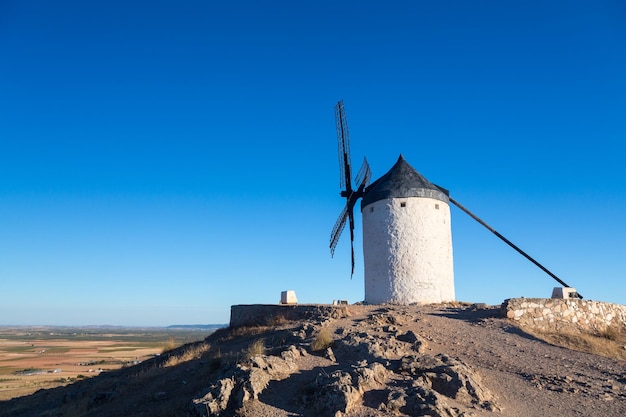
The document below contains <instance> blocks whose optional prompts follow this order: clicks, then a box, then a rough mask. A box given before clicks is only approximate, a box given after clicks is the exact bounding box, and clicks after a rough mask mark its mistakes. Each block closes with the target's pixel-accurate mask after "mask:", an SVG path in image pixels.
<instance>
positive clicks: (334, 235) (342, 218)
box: [330, 205, 351, 256]
mask: <svg viewBox="0 0 626 417" xmlns="http://www.w3.org/2000/svg"><path fill="white" fill-rule="evenodd" d="M350 217H351V216H350ZM346 220H348V205H346V206H345V207H344V208H343V211H342V212H341V214H340V215H339V217H338V218H337V221H336V222H335V226H333V231H332V232H331V233H330V256H334V255H335V248H336V247H337V243H338V242H339V236H341V232H343V229H344V227H346Z"/></svg>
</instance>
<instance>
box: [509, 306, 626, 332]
mask: <svg viewBox="0 0 626 417" xmlns="http://www.w3.org/2000/svg"><path fill="white" fill-rule="evenodd" d="M502 313H503V314H504V315H505V316H506V317H507V318H509V319H511V320H514V321H515V322H517V323H518V324H519V325H520V326H522V327H530V328H534V329H537V330H542V331H557V332H558V331H568V330H569V331H572V330H579V331H580V330H582V331H586V332H591V333H598V332H604V331H606V330H607V328H614V329H616V330H618V329H619V330H621V329H623V328H624V327H625V326H626V306H623V305H620V304H611V303H603V302H599V301H590V300H580V299H562V298H511V299H508V300H505V301H504V303H502Z"/></svg>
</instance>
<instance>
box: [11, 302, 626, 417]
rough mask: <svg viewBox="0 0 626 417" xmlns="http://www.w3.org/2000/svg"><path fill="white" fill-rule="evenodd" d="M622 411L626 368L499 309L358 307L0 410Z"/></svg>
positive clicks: (215, 339) (217, 340)
mask: <svg viewBox="0 0 626 417" xmlns="http://www.w3.org/2000/svg"><path fill="white" fill-rule="evenodd" d="M209 413H212V415H220V416H235V415H245V416H251V417H257V416H258V417H260V416H264V417H267V416H270V417H271V416H275V417H283V416H284V417H286V416H340V415H350V416H357V417H365V416H384V415H398V416H402V415H411V416H414V415H429V416H449V417H454V416H459V417H460V416H465V417H469V416H475V417H482V416H493V417H498V416H510V417H517V416H520V417H521V416H524V417H526V416H546V415H552V414H555V415H559V416H583V415H584V416H591V417H594V416H595V417H600V416H603V417H604V416H615V415H626V364H625V363H624V361H623V360H619V359H611V358H607V357H603V356H598V355H595V354H591V353H584V352H579V351H576V350H571V349H566V348H563V347H557V346H554V345H551V344H548V343H547V342H544V341H542V340H540V339H538V338H536V337H534V336H531V335H530V334H528V333H526V332H524V331H522V330H521V329H520V328H519V327H517V326H515V325H514V324H513V323H512V322H511V321H509V320H507V319H506V318H504V317H503V316H502V314H501V312H500V308H499V306H497V307H489V306H485V305H479V304H475V305H463V304H458V303H457V304H448V305H434V306H407V307H400V306H363V305H351V306H348V307H346V308H345V309H341V310H339V309H338V310H337V311H336V312H335V313H334V314H325V315H320V316H316V317H311V318H309V319H306V320H298V321H288V320H287V319H280V318H276V319H274V320H273V322H272V323H270V324H269V325H265V326H251V327H239V328H226V329H220V330H217V331H216V332H215V333H213V334H212V335H211V336H209V337H208V338H206V340H204V341H201V342H196V343H192V344H187V345H184V346H182V347H179V348H177V349H174V350H172V351H169V352H167V353H165V354H162V355H160V356H159V357H156V358H153V359H151V360H148V361H145V362H142V363H140V364H138V365H135V366H130V367H127V368H124V369H120V370H118V371H113V372H109V373H105V374H102V375H100V376H97V377H94V378H91V379H88V380H83V381H79V382H76V383H74V384H72V385H68V386H65V387H60V388H55V389H50V390H42V391H38V392H37V393H35V394H33V395H30V396H27V397H22V398H16V399H13V400H11V401H6V402H0V416H12V417H19V416H65V417H72V416H87V415H88V416H94V417H98V416H101V417H105V416H106V417H108V416H120V415H124V416H127V417H130V416H146V417H147V416H150V417H155V416H174V415H175V416H201V415H207V414H209Z"/></svg>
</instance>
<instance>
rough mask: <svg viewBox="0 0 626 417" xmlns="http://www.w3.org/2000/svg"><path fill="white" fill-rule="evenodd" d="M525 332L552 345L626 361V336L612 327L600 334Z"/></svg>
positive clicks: (527, 330)
mask: <svg viewBox="0 0 626 417" xmlns="http://www.w3.org/2000/svg"><path fill="white" fill-rule="evenodd" d="M523 330H524V331H525V332H526V333H529V334H531V335H532V336H534V337H536V338H538V339H541V340H543V341H545V342H547V343H550V344H551V345H555V346H561V347H565V348H567V349H572V350H577V351H579V352H586V353H592V354H594V355H600V356H605V357H607V358H612V359H618V360H626V348H625V346H626V335H625V334H624V332H621V331H620V329H616V328H611V327H610V328H607V329H606V330H604V331H602V332H599V333H598V334H589V333H582V332H577V333H576V332H565V331H563V332H541V331H532V330H529V329H523Z"/></svg>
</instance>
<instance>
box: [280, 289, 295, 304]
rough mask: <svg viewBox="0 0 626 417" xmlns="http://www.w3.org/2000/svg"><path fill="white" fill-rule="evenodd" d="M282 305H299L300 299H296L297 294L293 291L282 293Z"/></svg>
mask: <svg viewBox="0 0 626 417" xmlns="http://www.w3.org/2000/svg"><path fill="white" fill-rule="evenodd" d="M280 303H281V304H298V298H296V292H295V291H292V290H289V291H282V292H281V293H280Z"/></svg>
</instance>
